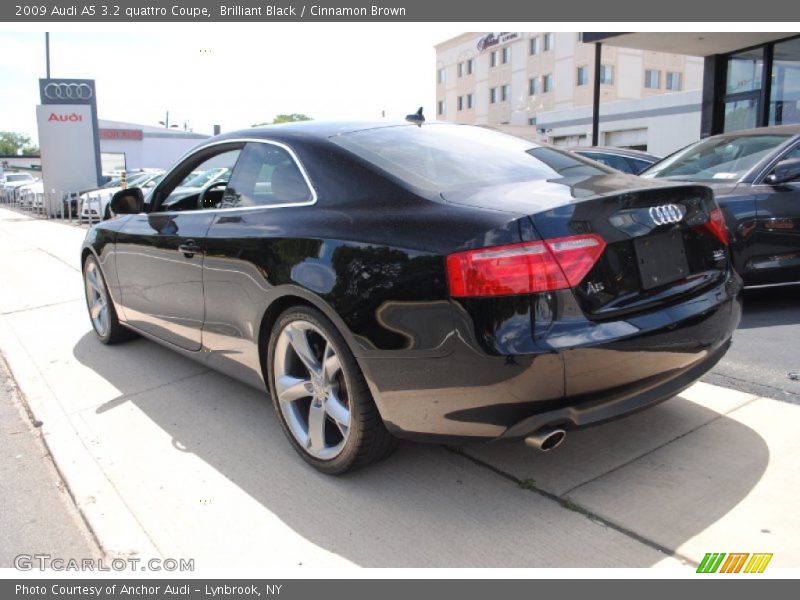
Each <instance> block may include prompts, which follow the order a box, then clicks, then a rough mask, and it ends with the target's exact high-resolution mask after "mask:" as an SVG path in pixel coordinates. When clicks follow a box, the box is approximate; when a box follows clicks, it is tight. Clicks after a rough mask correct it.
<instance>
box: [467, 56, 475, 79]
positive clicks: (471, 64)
mask: <svg viewBox="0 0 800 600" xmlns="http://www.w3.org/2000/svg"><path fill="white" fill-rule="evenodd" d="M474 64H475V61H473V60H472V59H471V58H470V59H469V60H468V61H467V75H472V68H473V66H474Z"/></svg>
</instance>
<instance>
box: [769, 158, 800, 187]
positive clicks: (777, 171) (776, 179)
mask: <svg viewBox="0 0 800 600" xmlns="http://www.w3.org/2000/svg"><path fill="white" fill-rule="evenodd" d="M797 179H800V158H787V159H785V160H782V161H780V162H779V163H778V164H777V165H775V167H774V168H773V169H772V172H771V173H770V174H769V175H767V177H766V179H765V181H766V182H767V183H768V184H770V185H780V184H782V183H789V182H790V181H795V180H797Z"/></svg>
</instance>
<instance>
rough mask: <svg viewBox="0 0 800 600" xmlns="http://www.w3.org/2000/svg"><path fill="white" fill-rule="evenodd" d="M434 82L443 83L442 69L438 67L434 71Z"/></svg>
mask: <svg viewBox="0 0 800 600" xmlns="http://www.w3.org/2000/svg"><path fill="white" fill-rule="evenodd" d="M436 82H437V83H444V69H439V70H438V71H436Z"/></svg>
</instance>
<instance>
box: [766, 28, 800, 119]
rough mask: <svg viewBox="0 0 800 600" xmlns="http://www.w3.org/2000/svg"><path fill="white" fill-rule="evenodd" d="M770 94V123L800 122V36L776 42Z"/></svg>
mask: <svg viewBox="0 0 800 600" xmlns="http://www.w3.org/2000/svg"><path fill="white" fill-rule="evenodd" d="M771 80H772V81H771V83H772V84H771V86H770V95H769V98H770V100H769V124H770V125H789V124H790V123H800V38H795V39H793V40H788V41H785V42H780V43H777V44H775V47H774V50H773V56H772V75H771Z"/></svg>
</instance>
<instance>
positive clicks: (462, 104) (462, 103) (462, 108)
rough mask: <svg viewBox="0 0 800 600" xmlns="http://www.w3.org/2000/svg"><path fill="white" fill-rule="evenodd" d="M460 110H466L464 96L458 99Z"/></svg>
mask: <svg viewBox="0 0 800 600" xmlns="http://www.w3.org/2000/svg"><path fill="white" fill-rule="evenodd" d="M458 110H464V96H459V97H458Z"/></svg>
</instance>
